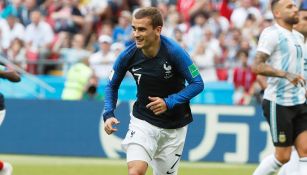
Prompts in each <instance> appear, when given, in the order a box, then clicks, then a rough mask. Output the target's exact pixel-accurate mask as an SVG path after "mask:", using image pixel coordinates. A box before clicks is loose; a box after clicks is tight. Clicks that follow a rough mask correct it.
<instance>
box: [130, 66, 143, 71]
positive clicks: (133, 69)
mask: <svg viewBox="0 0 307 175" xmlns="http://www.w3.org/2000/svg"><path fill="white" fill-rule="evenodd" d="M141 69H142V68H141V67H140V68H134V67H133V68H132V72H135V71H138V70H141Z"/></svg>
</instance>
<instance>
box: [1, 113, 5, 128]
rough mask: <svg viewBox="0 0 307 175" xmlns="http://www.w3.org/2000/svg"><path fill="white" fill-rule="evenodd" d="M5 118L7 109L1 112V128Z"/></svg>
mask: <svg viewBox="0 0 307 175" xmlns="http://www.w3.org/2000/svg"><path fill="white" fill-rule="evenodd" d="M4 117H5V109H4V110H0V126H1V124H2V122H3V120H4Z"/></svg>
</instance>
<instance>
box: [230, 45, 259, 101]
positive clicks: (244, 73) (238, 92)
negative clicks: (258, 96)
mask: <svg viewBox="0 0 307 175" xmlns="http://www.w3.org/2000/svg"><path fill="white" fill-rule="evenodd" d="M237 58H238V59H239V61H240V66H238V67H235V68H234V73H233V83H234V87H235V92H234V95H233V102H234V104H238V105H247V104H250V103H251V102H252V98H253V96H254V92H255V89H254V88H255V82H256V74H254V73H252V71H251V68H250V66H249V65H248V64H247V60H248V52H247V51H245V50H240V51H238V53H237Z"/></svg>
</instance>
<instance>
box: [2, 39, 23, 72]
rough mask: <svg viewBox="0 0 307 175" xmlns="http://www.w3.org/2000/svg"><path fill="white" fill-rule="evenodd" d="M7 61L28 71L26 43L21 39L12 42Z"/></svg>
mask: <svg viewBox="0 0 307 175" xmlns="http://www.w3.org/2000/svg"><path fill="white" fill-rule="evenodd" d="M7 59H8V60H10V61H11V62H12V63H14V64H15V65H17V66H19V67H20V68H22V69H23V70H26V67H27V59H26V51H25V49H24V42H23V41H22V40H21V39H19V38H15V39H14V40H13V41H12V42H11V45H10V47H9V48H8V50H7Z"/></svg>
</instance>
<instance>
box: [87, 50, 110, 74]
mask: <svg viewBox="0 0 307 175" xmlns="http://www.w3.org/2000/svg"><path fill="white" fill-rule="evenodd" d="M114 61H115V54H114V53H113V52H108V53H106V54H103V53H102V51H98V52H96V53H94V54H93V55H91V56H90V59H89V63H90V67H91V68H92V69H93V70H94V72H95V75H96V76H97V77H98V78H99V79H107V78H108V77H109V75H110V72H111V70H112V68H113V63H114Z"/></svg>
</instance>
